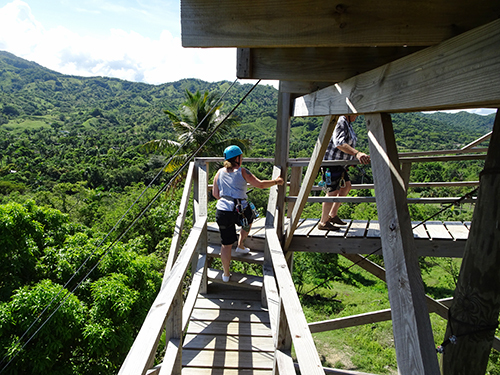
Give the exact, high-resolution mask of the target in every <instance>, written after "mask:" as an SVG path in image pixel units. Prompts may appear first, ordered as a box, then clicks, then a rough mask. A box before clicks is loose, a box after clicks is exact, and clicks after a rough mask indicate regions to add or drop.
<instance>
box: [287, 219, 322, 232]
mask: <svg viewBox="0 0 500 375" xmlns="http://www.w3.org/2000/svg"><path fill="white" fill-rule="evenodd" d="M301 220H302V219H301ZM318 221H319V219H303V220H302V222H300V223H299V226H298V227H297V229H295V232H294V233H293V235H294V236H308V235H309V232H311V230H312V229H313V228H314V227H315V226H316V224H317V223H318Z"/></svg>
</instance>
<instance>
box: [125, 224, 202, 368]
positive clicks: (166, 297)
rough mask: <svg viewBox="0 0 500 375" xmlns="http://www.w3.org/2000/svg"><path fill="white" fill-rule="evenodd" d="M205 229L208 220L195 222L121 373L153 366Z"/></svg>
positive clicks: (169, 354)
mask: <svg viewBox="0 0 500 375" xmlns="http://www.w3.org/2000/svg"><path fill="white" fill-rule="evenodd" d="M206 229H207V217H206V216H202V217H200V219H199V220H198V221H196V223H195V225H194V226H193V228H192V229H191V231H190V234H189V237H188V239H187V240H186V243H185V244H184V246H183V247H182V250H181V252H180V254H179V257H178V258H177V260H176V262H175V264H174V266H173V267H172V270H171V271H170V273H169V274H168V276H167V280H166V283H165V287H164V288H163V289H162V290H161V291H160V293H159V294H158V296H157V297H156V299H155V301H154V303H153V305H152V306H151V308H150V310H149V312H148V315H147V317H146V320H145V321H144V323H143V324H142V327H141V329H140V331H139V334H138V335H137V337H136V339H135V341H134V344H133V345H132V348H131V349H130V351H129V353H128V355H127V358H126V359H125V361H124V362H123V365H122V367H121V368H120V372H119V373H118V374H120V375H125V374H126V375H129V374H130V375H137V374H144V373H146V371H147V370H148V369H149V368H150V367H151V365H152V360H153V359H154V355H155V354H156V349H157V346H158V342H159V340H160V336H161V334H162V332H163V328H164V326H165V323H166V321H167V318H168V315H169V314H170V313H171V311H170V310H171V305H172V303H173V301H174V298H175V297H176V293H177V291H178V290H179V288H181V287H182V281H183V280H184V277H185V276H186V272H187V270H188V268H189V265H190V262H191V258H192V257H193V254H194V252H195V249H196V246H197V245H198V242H199V241H200V239H201V237H202V233H203V231H206ZM179 347H182V343H181V344H180V345H178V346H177V350H179ZM171 355H172V353H168V354H165V358H167V357H171Z"/></svg>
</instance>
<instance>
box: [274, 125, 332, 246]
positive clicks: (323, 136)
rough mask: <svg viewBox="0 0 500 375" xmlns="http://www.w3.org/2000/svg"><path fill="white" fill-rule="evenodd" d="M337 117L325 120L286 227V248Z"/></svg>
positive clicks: (290, 240)
mask: <svg viewBox="0 0 500 375" xmlns="http://www.w3.org/2000/svg"><path fill="white" fill-rule="evenodd" d="M337 119H338V117H333V116H328V117H326V118H325V119H324V120H323V125H322V127H321V130H320V132H319V135H318V139H317V141H316V145H315V146H314V150H313V154H312V156H311V162H310V164H309V167H308V168H307V171H306V175H305V176H304V182H303V183H302V186H301V187H300V191H299V196H298V198H297V202H296V203H295V205H294V206H293V211H292V216H291V218H290V224H289V225H288V227H287V229H286V237H285V245H284V246H283V248H284V249H285V250H286V249H288V246H290V243H291V242H292V238H293V232H294V231H295V228H297V224H298V223H299V220H300V214H301V213H302V210H303V209H304V206H305V205H306V202H307V197H308V196H309V192H310V191H311V187H312V185H313V184H314V180H315V179H316V176H317V175H318V172H319V168H320V166H321V162H322V160H323V157H324V155H325V151H326V148H327V147H328V142H330V138H331V136H332V134H333V130H334V129H335V125H336V124H337Z"/></svg>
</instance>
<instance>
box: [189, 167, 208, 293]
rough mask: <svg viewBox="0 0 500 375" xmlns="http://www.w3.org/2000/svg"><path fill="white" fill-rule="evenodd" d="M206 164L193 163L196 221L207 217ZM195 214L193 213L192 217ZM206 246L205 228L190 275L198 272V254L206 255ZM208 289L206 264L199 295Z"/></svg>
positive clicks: (206, 234) (206, 235)
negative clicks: (195, 180) (195, 179)
mask: <svg viewBox="0 0 500 375" xmlns="http://www.w3.org/2000/svg"><path fill="white" fill-rule="evenodd" d="M207 169H208V163H198V162H197V163H195V170H196V173H195V175H196V177H197V182H198V183H197V184H195V186H196V187H197V189H196V190H197V198H198V199H197V210H196V216H195V220H196V221H198V220H199V219H200V218H201V217H207V215H208V212H207V210H208V208H207V205H208V174H207ZM194 214H195V213H193V215H194ZM207 245H208V233H207V228H206V227H205V229H204V230H203V232H202V233H201V237H200V241H199V242H198V245H197V247H196V252H195V253H194V254H195V255H194V256H193V260H192V267H191V268H192V273H193V275H194V274H195V273H196V272H197V271H198V254H206V253H207ZM207 288H208V279H207V264H206V263H205V266H204V269H203V276H202V281H201V285H200V293H206V292H207Z"/></svg>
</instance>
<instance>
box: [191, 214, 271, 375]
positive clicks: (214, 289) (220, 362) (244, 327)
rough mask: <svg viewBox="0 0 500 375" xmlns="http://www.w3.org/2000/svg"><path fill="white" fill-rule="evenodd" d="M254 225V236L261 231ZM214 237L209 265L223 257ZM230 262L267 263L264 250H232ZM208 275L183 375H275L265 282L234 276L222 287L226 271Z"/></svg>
mask: <svg viewBox="0 0 500 375" xmlns="http://www.w3.org/2000/svg"><path fill="white" fill-rule="evenodd" d="M256 224H257V225H255V226H254V228H252V231H251V232H250V238H251V237H252V236H253V235H255V233H256V232H258V231H259V229H260V227H261V226H260V225H258V224H259V223H256ZM212 231H213V232H215V231H216V228H212ZM216 234H217V236H215V235H214V236H212V237H210V238H211V242H212V243H210V244H209V245H208V248H207V255H208V258H209V262H210V259H214V258H220V245H217V244H215V242H216V241H217V237H218V233H216ZM250 242H252V241H249V243H250ZM252 244H253V245H254V246H255V245H256V244H255V243H252ZM232 260H233V262H234V261H242V262H247V263H257V264H263V261H264V252H263V248H262V246H261V248H255V247H253V248H252V251H251V252H250V253H248V254H239V253H236V252H235V251H234V249H233V251H232ZM207 276H208V280H209V284H208V293H206V294H200V295H199V296H198V298H197V300H196V303H195V306H194V310H193V313H192V315H191V319H190V321H189V325H188V328H187V333H186V336H185V339H184V344H183V348H182V367H183V368H182V374H183V375H208V374H213V375H215V374H220V375H236V374H248V375H250V374H255V375H267V374H271V373H272V368H273V361H274V344H273V337H272V331H271V325H270V318H269V312H268V310H267V309H266V308H263V307H262V304H261V289H262V286H263V278H262V277H261V276H254V275H244V274H240V273H236V272H232V273H231V279H230V281H229V282H227V283H224V282H223V281H222V271H221V270H217V269H213V268H209V269H208V270H207Z"/></svg>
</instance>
